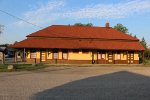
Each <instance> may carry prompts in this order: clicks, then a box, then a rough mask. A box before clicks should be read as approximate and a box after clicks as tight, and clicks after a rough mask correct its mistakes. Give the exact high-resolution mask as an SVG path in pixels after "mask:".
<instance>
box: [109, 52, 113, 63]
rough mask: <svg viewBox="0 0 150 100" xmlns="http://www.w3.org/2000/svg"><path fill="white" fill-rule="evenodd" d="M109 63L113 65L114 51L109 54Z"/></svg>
mask: <svg viewBox="0 0 150 100" xmlns="http://www.w3.org/2000/svg"><path fill="white" fill-rule="evenodd" d="M108 63H109V64H113V53H112V51H109V52H108Z"/></svg>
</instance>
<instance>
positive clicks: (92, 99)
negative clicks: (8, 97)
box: [32, 71, 150, 100]
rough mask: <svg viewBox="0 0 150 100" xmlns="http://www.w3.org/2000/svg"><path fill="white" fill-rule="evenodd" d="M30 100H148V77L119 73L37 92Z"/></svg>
mask: <svg viewBox="0 0 150 100" xmlns="http://www.w3.org/2000/svg"><path fill="white" fill-rule="evenodd" d="M32 100H150V77H147V76H143V75H139V74H135V73H130V72H127V71H121V72H116V73H111V74H106V75H102V76H96V77H90V78H86V79H82V80H78V81H73V82H70V83H67V84H64V85H62V86H58V87H55V88H52V89H48V90H45V91H42V92H38V93H36V94H34V95H33V96H32Z"/></svg>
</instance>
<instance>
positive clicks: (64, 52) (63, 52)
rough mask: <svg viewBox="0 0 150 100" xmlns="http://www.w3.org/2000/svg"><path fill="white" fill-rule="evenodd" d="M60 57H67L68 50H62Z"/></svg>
mask: <svg viewBox="0 0 150 100" xmlns="http://www.w3.org/2000/svg"><path fill="white" fill-rule="evenodd" d="M62 59H68V51H67V50H63V51H62Z"/></svg>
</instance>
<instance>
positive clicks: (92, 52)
mask: <svg viewBox="0 0 150 100" xmlns="http://www.w3.org/2000/svg"><path fill="white" fill-rule="evenodd" d="M94 63H95V61H94V51H93V50H92V64H94Z"/></svg>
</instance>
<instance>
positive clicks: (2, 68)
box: [0, 64, 47, 72]
mask: <svg viewBox="0 0 150 100" xmlns="http://www.w3.org/2000/svg"><path fill="white" fill-rule="evenodd" d="M13 66H14V68H13V69H12V70H8V69H7V68H8V65H6V64H3V65H0V72H10V71H32V70H37V69H42V68H45V67H47V66H46V65H44V64H36V65H32V64H13Z"/></svg>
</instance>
